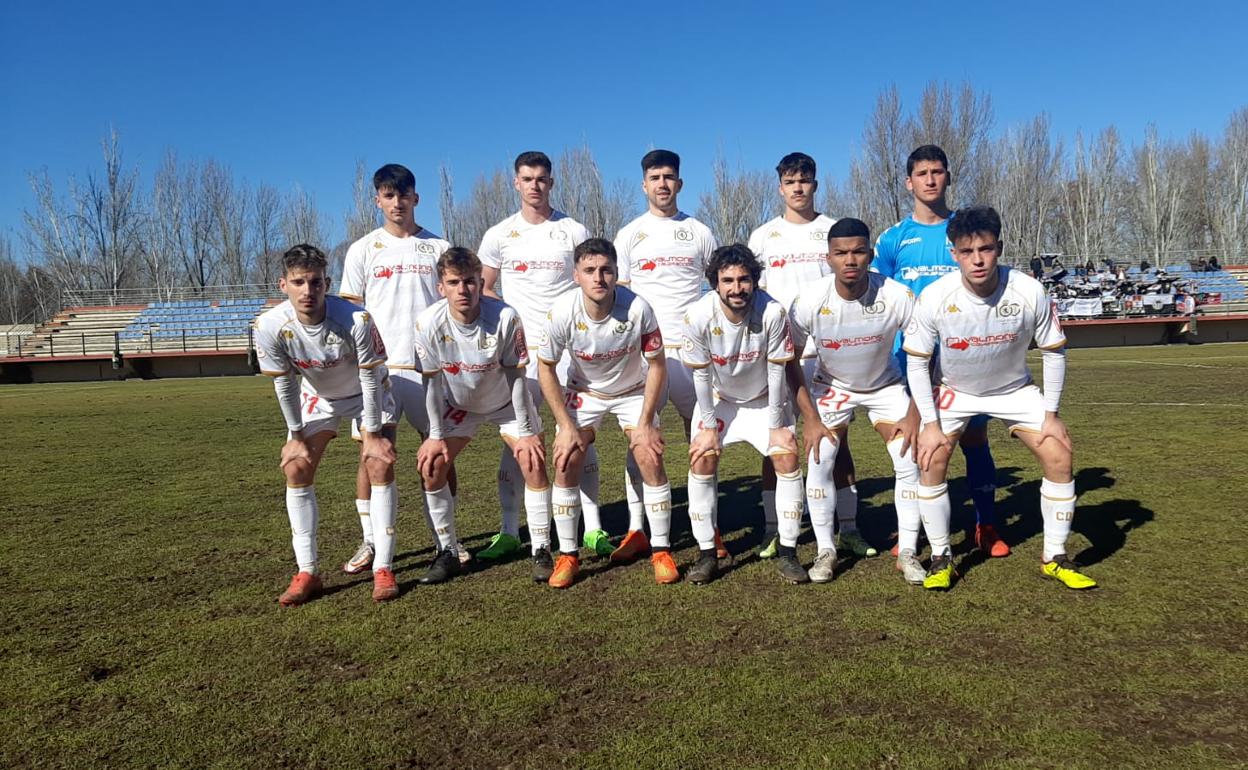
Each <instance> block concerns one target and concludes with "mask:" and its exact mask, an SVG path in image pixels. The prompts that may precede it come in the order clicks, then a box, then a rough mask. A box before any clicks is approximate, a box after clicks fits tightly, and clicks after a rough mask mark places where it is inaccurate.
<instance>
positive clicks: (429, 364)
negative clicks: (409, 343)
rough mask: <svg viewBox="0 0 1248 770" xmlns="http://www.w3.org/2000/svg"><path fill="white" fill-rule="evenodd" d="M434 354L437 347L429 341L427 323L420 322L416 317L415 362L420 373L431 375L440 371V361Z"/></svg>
mask: <svg viewBox="0 0 1248 770" xmlns="http://www.w3.org/2000/svg"><path fill="white" fill-rule="evenodd" d="M436 354H437V348H435V347H434V346H433V345H432V344H431V342H430V339H429V327H428V325H427V323H422V322H421V320H420V319H417V320H416V364H417V366H419V367H420V371H421V374H426V375H433V374H437V373H438V372H440V371H442V362H441V361H440V360H438V357H437V355H436Z"/></svg>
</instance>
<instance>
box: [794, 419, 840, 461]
mask: <svg viewBox="0 0 1248 770" xmlns="http://www.w3.org/2000/svg"><path fill="white" fill-rule="evenodd" d="M825 440H826V441H827V442H828V443H829V444H830V445H831V446H832V453H833V455H835V454H836V445H837V442H838V441H839V440H840V439H839V438H838V437H837V435H836V431H834V430H832V429H831V428H829V427H828V426H826V425H824V424H823V423H822V422H815V421H814V420H807V421H806V424H805V425H803V426H802V456H803V457H808V458H810V462H814V463H818V462H823V461H824V460H827V461H828V462H831V461H832V460H833V458H832V457H826V458H825V457H821V456H820V454H819V445H820V444H821V443H823V442H824V441H825Z"/></svg>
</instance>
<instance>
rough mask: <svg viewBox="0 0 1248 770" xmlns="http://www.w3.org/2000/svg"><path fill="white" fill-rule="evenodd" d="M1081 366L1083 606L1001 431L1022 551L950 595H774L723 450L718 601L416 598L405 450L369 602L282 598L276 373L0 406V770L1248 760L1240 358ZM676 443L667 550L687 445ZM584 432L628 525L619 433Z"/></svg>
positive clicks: (831, 588)
mask: <svg viewBox="0 0 1248 770" xmlns="http://www.w3.org/2000/svg"><path fill="white" fill-rule="evenodd" d="M1070 362H1071V370H1070V375H1069V378H1068V387H1067V393H1066V397H1065V404H1064V409H1063V412H1064V415H1065V416H1066V419H1067V421H1068V423H1069V424H1070V426H1071V428H1072V431H1073V432H1074V434H1075V438H1076V441H1077V453H1078V454H1077V458H1076V465H1077V467H1078V468H1079V471H1078V481H1079V490H1080V494H1081V502H1080V507H1079V510H1078V513H1077V518H1076V522H1075V531H1076V534H1075V535H1074V537H1073V538H1072V550H1073V552H1074V553H1075V554H1076V558H1078V559H1079V560H1080V561H1082V562H1083V563H1085V564H1087V565H1088V570H1089V572H1090V574H1092V575H1093V576H1094V577H1096V578H1097V580H1099V581H1100V582H1101V587H1100V588H1099V589H1097V590H1096V591H1092V592H1087V593H1075V592H1070V591H1066V590H1064V589H1062V588H1061V587H1060V586H1058V585H1056V584H1055V583H1052V582H1047V581H1044V580H1042V579H1041V578H1040V577H1039V575H1038V566H1037V565H1038V557H1039V550H1040V535H1039V532H1040V517H1039V509H1038V499H1037V498H1038V484H1039V474H1038V471H1037V469H1036V467H1035V466H1034V464H1033V463H1032V462H1031V460H1030V457H1029V456H1028V455H1027V454H1026V452H1025V450H1023V448H1022V447H1021V446H1020V445H1019V444H1018V443H1017V442H1013V441H1011V440H1009V439H1007V438H1006V437H1005V435H1004V431H1003V430H1002V429H1001V428H1000V427H999V426H995V425H994V427H993V429H992V430H993V438H994V446H995V453H996V458H997V464H998V466H999V477H1000V479H999V480H1000V483H1001V490H1000V492H999V495H998V499H999V503H1000V505H1001V508H1002V511H1003V512H1005V514H1006V518H1007V525H1006V526H1005V529H1004V534H1005V536H1006V538H1007V539H1008V540H1009V541H1010V542H1011V543H1012V544H1014V546H1015V555H1013V556H1011V557H1010V558H1008V559H1003V560H993V561H984V560H982V559H980V558H978V556H977V554H975V553H974V552H972V551H970V550H969V549H968V548H967V544H966V543H965V542H964V541H963V536H962V535H960V534H959V535H956V536H955V551H956V552H957V553H958V556H959V564H960V569H961V572H962V579H961V581H960V582H959V583H958V585H957V586H956V587H955V589H954V590H953V591H951V592H950V593H948V594H946V595H932V594H928V593H924V592H922V591H921V590H916V589H913V588H911V587H910V586H907V585H905V584H904V583H903V582H902V581H901V579H900V578H899V577H898V576H897V575H896V573H895V572H894V570H893V568H892V564H891V560H889V559H887V558H880V559H871V560H864V561H860V562H857V563H853V564H850V565H848V566H847V568H846V569H845V570H844V572H843V573H842V574H841V575H840V576H839V577H838V578H837V580H836V581H835V582H833V583H831V584H829V585H826V586H800V587H793V586H787V585H782V584H781V583H780V582H779V579H778V578H777V576H776V575H775V573H774V571H773V568H772V567H771V566H770V565H769V564H766V563H764V562H761V561H759V560H757V559H756V558H754V556H753V555H752V552H753V548H754V546H755V545H756V544H757V536H756V534H755V532H754V526H755V525H756V524H758V523H759V522H760V521H761V514H760V512H759V511H758V509H757V496H758V484H757V479H756V475H757V459H756V458H755V457H753V456H751V455H750V453H749V451H748V450H746V449H742V448H734V449H733V450H731V451H730V452H729V453H728V454H727V455H726V457H725V466H724V469H723V471H722V473H721V477H722V479H723V491H724V493H725V497H724V498H722V499H721V511H722V513H721V524H722V525H723V527H724V529H725V531H726V535H727V539H728V544H729V547H730V549H732V550H733V551H734V552H735V553H736V554H737V564H736V567H735V568H734V569H733V570H732V571H731V572H730V573H729V574H727V575H726V576H724V577H723V578H721V579H720V580H719V581H717V582H715V583H714V584H712V585H710V586H706V587H700V588H699V587H695V586H692V585H687V584H679V585H676V586H666V587H661V586H656V585H654V583H653V581H652V579H651V578H650V575H649V571H648V569H647V568H646V567H644V566H642V565H636V566H632V567H627V568H621V569H613V570H607V569H606V568H605V563H602V562H589V563H588V570H587V573H586V577H585V578H584V579H583V580H582V581H581V582H579V583H578V584H577V585H576V586H575V587H573V588H572V589H570V590H568V591H566V592H560V593H556V592H554V591H551V590H549V589H547V588H545V587H544V586H538V585H534V584H532V583H531V582H529V580H528V565H527V562H526V560H519V561H514V562H511V563H508V564H504V565H501V566H494V567H489V568H481V569H480V570H479V571H476V572H473V573H472V574H470V575H468V576H465V577H463V578H460V579H458V580H455V581H453V582H452V583H450V584H447V585H444V586H436V587H424V586H417V585H416V584H415V579H416V577H418V576H419V574H420V573H421V572H422V571H423V570H424V568H425V566H426V565H427V563H428V561H429V559H430V558H431V555H432V554H431V551H430V548H429V543H428V535H427V533H426V532H425V528H424V525H423V524H422V523H421V520H420V512H419V504H418V501H417V498H416V494H417V487H416V483H415V474H414V471H413V470H412V468H411V465H412V463H413V458H414V450H415V435H414V434H413V433H411V432H410V431H408V430H407V429H404V433H403V441H402V446H401V448H400V454H401V457H402V459H403V462H404V464H405V467H404V469H403V471H402V473H401V476H400V485H401V494H402V503H401V529H400V537H401V541H400V558H399V559H398V562H397V566H398V575H399V580H400V583H401V584H402V585H403V587H404V589H405V592H406V593H405V595H404V596H403V597H402V598H401V599H400V600H399V601H397V602H393V603H390V604H387V605H382V606H377V605H374V604H373V603H372V602H371V601H370V599H369V588H370V584H371V583H370V581H369V580H368V579H367V578H359V577H356V578H348V577H347V576H344V575H341V574H336V573H333V572H329V573H328V575H327V580H328V586H329V588H330V590H331V593H330V594H329V595H328V596H326V597H324V598H322V599H320V600H318V601H316V602H313V603H311V604H309V605H308V606H306V607H302V608H299V609H297V610H282V609H280V608H279V607H278V606H277V605H276V603H275V601H274V599H275V597H276V595H277V594H278V593H279V592H280V591H281V590H282V588H284V587H285V584H286V582H287V580H288V579H289V576H290V572H291V570H292V569H293V567H292V559H291V556H290V554H289V531H288V529H287V523H286V516H285V512H284V508H283V493H282V483H281V479H280V475H279V473H278V470H277V462H276V460H277V451H278V448H279V446H280V443H281V439H282V429H281V423H280V418H279V415H278V413H277V409H276V406H275V404H274V401H273V395H272V391H271V389H270V386H269V384H268V381H267V380H266V379H261V378H255V379H249V378H240V379H214V380H170V381H153V382H126V383H82V384H69V385H42V386H14V387H4V388H0V414H3V415H4V417H5V418H6V419H5V422H6V424H7V425H8V426H9V427H8V440H7V441H6V442H5V447H4V450H3V455H2V460H0V488H2V489H4V494H3V495H0V515H3V528H2V529H0V587H3V590H2V591H0V623H2V624H3V634H2V636H0V765H3V766H5V767H41V766H46V767H86V766H110V767H155V766H159V767H230V768H233V767H255V768H271V767H301V768H302V767H346V766H366V767H423V766H432V765H442V766H470V767H485V766H517V767H523V766H553V765H556V764H561V765H574V766H585V767H620V766H670V767H678V766H681V767H697V766H712V767H727V766H761V765H764V764H772V763H777V764H786V765H790V766H794V767H811V766H829V767H924V768H932V767H958V766H968V767H1057V766H1060V767H1096V768H1103V767H1119V766H1142V767H1220V766H1221V767H1231V766H1242V765H1243V764H1244V763H1246V762H1248V728H1246V727H1245V721H1244V717H1243V715H1244V714H1245V713H1248V695H1245V692H1248V652H1246V650H1245V637H1246V635H1248V613H1246V610H1245V605H1246V603H1248V593H1246V592H1245V590H1244V584H1245V579H1246V578H1248V574H1246V568H1245V563H1246V560H1245V556H1246V553H1245V547H1244V545H1243V543H1244V533H1245V527H1244V524H1243V513H1244V499H1245V497H1246V496H1248V482H1246V481H1245V470H1246V469H1248V461H1246V460H1245V453H1244V449H1245V435H1248V430H1246V429H1248V395H1246V394H1245V387H1246V386H1248V346H1245V345H1229V344H1228V345H1205V346H1201V347H1165V348H1134V349H1120V350H1076V351H1072V352H1071V354H1070ZM668 416H669V417H671V416H672V415H670V414H669V415H668ZM668 425H669V426H672V425H675V420H674V419H669V420H668ZM851 436H852V438H851V441H852V444H853V446H854V448H855V454H856V459H857V466H858V472H859V477H860V479H861V481H860V483H859V488H860V490H861V493H862V501H863V505H862V509H863V512H862V525H863V529H864V531H865V532H866V533H867V535H868V537H869V538H871V539H873V540H875V541H877V543H878V545H880V546H881V548H882V549H883V548H885V547H887V546H888V545H890V544H891V543H890V537H891V532H892V529H893V526H892V525H893V521H892V507H891V486H890V483H889V481H888V479H887V478H886V475H885V474H886V473H887V472H888V464H887V458H886V456H885V454H884V451H883V449H882V447H880V446H879V443H878V440H877V439H876V438H875V437H874V435H873V434H871V432H870V429H869V427H868V426H866V421H865V420H859V421H858V422H857V423H855V425H854V426H853V428H852V430H851ZM668 437H669V446H670V448H671V449H670V456H669V460H668V467H669V472H670V475H671V476H672V478H673V480H674V482H675V483H674V486H676V487H677V490H676V500H677V508H676V515H675V530H676V532H675V536H676V544H677V548H678V554H677V556H678V561H679V562H681V563H682V564H684V565H687V564H689V563H690V562H691V561H692V559H693V557H694V551H695V548H694V545H693V541H692V540H691V538H690V537H689V532H688V522H687V519H686V518H685V516H684V506H683V500H684V490H683V483H682V482H681V480H683V478H684V474H685V470H686V467H685V466H684V465H682V464H681V462H680V458H681V457H682V456H683V453H684V445H683V443H682V442H681V441H680V440H679V438H678V436H677V434H676V432H675V431H672V430H669V432H668ZM600 441H601V455H602V459H603V466H604V473H603V499H604V501H608V502H609V505H608V506H607V507H606V508H605V511H604V513H605V518H606V521H607V523H608V525H609V526H610V527H611V528H612V531H613V532H614V533H616V534H619V533H620V532H621V531H622V529H623V528H624V525H625V523H626V511H625V510H624V507H623V506H622V505H620V504H619V503H616V502H613V501H617V500H619V499H620V498H621V496H622V494H621V486H622V485H621V478H620V476H621V471H620V460H621V452H622V448H623V445H622V442H621V440H620V438H619V437H618V436H616V435H614V434H612V433H611V432H605V431H604V433H603V435H602V437H601V439H600ZM347 443H348V442H345V441H339V442H336V444H337V445H336V446H332V447H331V450H330V454H329V456H328V457H327V459H326V461H325V464H324V466H323V468H322V472H321V476H320V478H319V479H318V484H317V487H318V490H319V495H320V501H321V511H322V522H321V537H320V541H321V553H322V562H323V564H326V565H333V564H335V563H336V562H338V561H340V560H341V559H342V558H343V557H344V556H346V555H347V554H349V552H350V551H351V550H352V549H353V548H354V546H355V544H356V542H357V540H358V525H357V523H356V519H355V514H354V507H353V505H352V499H353V497H354V495H353V491H352V490H353V483H352V480H353V473H354V458H353V450H352V449H351V448H350V447H349V446H348V445H347ZM496 462H497V445H496V443H495V440H493V439H491V438H488V437H487V436H486V434H485V433H484V432H483V433H482V435H481V437H480V440H479V442H478V446H477V447H475V448H474V449H471V450H469V452H468V453H467V454H466V455H464V456H463V458H462V459H461V461H460V478H461V479H463V480H464V481H463V482H462V484H463V486H462V488H461V494H460V500H461V517H460V532H461V536H463V537H464V539H465V540H466V542H467V543H468V545H469V546H470V547H472V548H478V547H480V546H482V545H483V544H484V543H485V542H486V540H487V539H488V537H489V535H490V534H492V533H493V531H494V529H495V527H496V526H497V521H496V507H495V503H494V489H493V488H494V484H493V477H494V467H495V463H496ZM958 464H959V463H958V461H956V460H955V466H956V465H958ZM957 472H960V469H958V470H955V473H957ZM953 489H954V495H955V506H956V510H955V518H956V521H957V522H958V524H960V525H961V526H962V527H966V526H969V524H970V523H971V518H972V514H971V511H970V506H969V503H968V502H966V501H965V495H964V490H963V488H962V486H961V485H960V483H958V482H955V483H954V484H953ZM802 551H803V556H804V557H805V558H806V559H807V561H809V559H811V558H813V543H811V542H810V541H809V535H807V536H806V538H805V539H804V545H803V546H802Z"/></svg>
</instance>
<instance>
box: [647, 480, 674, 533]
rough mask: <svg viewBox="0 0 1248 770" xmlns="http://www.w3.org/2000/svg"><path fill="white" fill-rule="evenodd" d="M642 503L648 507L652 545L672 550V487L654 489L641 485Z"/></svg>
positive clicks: (663, 486)
mask: <svg viewBox="0 0 1248 770" xmlns="http://www.w3.org/2000/svg"><path fill="white" fill-rule="evenodd" d="M641 495H642V502H644V503H645V506H646V519H648V520H649V521H650V545H652V546H653V547H655V548H670V547H671V545H672V543H671V531H672V486H671V484H663V485H662V486H657V487H652V486H650V485H649V484H642V485H641Z"/></svg>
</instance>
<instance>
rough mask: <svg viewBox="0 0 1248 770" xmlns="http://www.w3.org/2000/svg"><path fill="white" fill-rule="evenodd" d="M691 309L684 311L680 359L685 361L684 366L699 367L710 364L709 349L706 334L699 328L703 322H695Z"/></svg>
mask: <svg viewBox="0 0 1248 770" xmlns="http://www.w3.org/2000/svg"><path fill="white" fill-rule="evenodd" d="M693 310H694V309H693V308H690V310H689V311H688V312H686V313H685V340H684V343H683V344H682V345H681V346H680V359H681V360H682V361H684V362H685V366H688V367H690V368H692V369H701V368H702V367H704V366H710V365H711V351H710V348H708V347H707V344H706V336H705V334H704V333H703V332H704V330H703V329H702V328H701V327H702V326H703V324H700V323H697V320H696V319H695V318H694V317H693Z"/></svg>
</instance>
